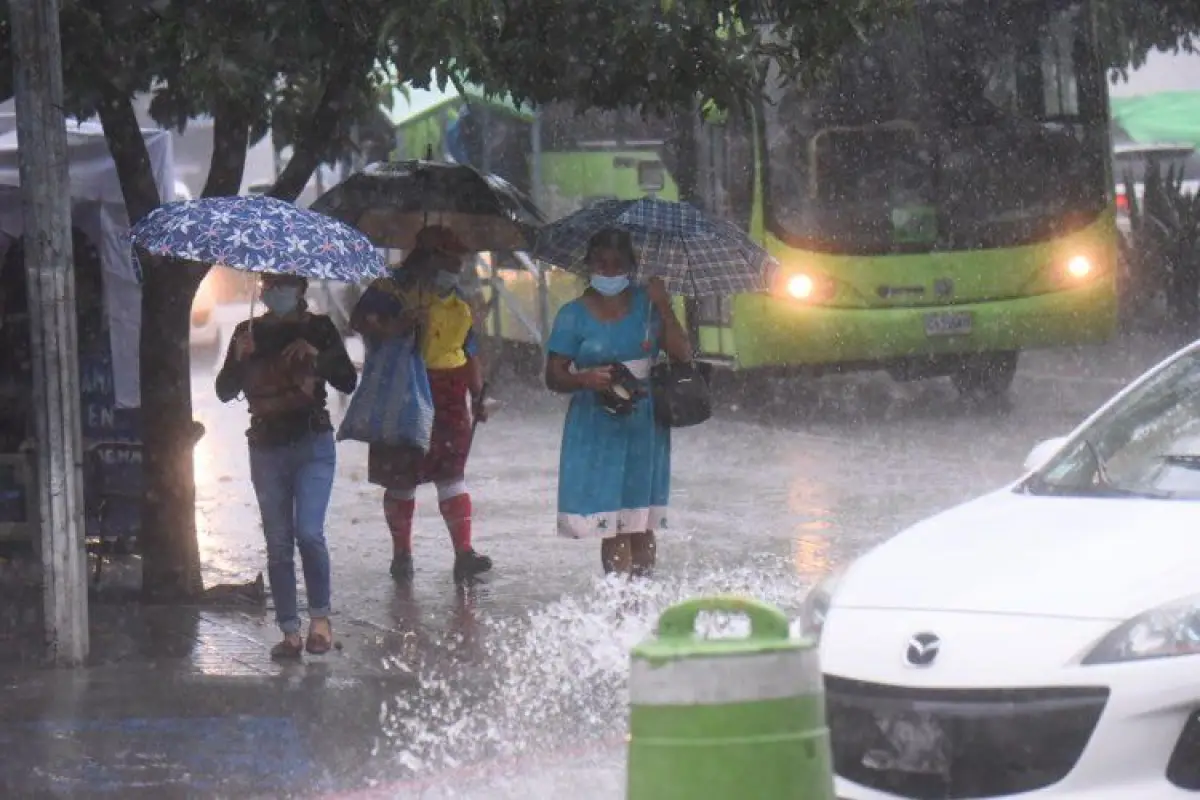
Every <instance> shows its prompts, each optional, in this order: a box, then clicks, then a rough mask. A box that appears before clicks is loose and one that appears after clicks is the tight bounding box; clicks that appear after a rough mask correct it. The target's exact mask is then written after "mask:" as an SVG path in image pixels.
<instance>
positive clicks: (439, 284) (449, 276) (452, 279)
mask: <svg viewBox="0 0 1200 800" xmlns="http://www.w3.org/2000/svg"><path fill="white" fill-rule="evenodd" d="M458 279H459V274H458V273H457V272H447V271H446V270H444V269H440V270H438V274H437V276H436V277H434V279H433V285H434V287H435V288H437V290H438V292H439V293H441V294H450V293H451V292H453V291H454V290H455V289H457V288H458Z"/></svg>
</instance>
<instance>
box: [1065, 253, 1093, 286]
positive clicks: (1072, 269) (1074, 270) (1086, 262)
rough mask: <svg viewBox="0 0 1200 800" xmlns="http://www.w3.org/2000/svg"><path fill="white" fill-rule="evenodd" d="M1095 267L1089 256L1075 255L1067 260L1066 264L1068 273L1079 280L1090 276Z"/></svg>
mask: <svg viewBox="0 0 1200 800" xmlns="http://www.w3.org/2000/svg"><path fill="white" fill-rule="evenodd" d="M1095 269H1096V268H1095V266H1094V265H1093V264H1092V260H1091V259H1090V258H1088V257H1087V256H1075V257H1074V258H1072V259H1070V260H1069V261H1067V265H1066V270H1067V275H1069V276H1071V277H1072V278H1074V279H1075V280H1078V281H1081V280H1083V279H1084V278H1087V277H1090V276H1091V274H1092V273H1093V272H1094V271H1095Z"/></svg>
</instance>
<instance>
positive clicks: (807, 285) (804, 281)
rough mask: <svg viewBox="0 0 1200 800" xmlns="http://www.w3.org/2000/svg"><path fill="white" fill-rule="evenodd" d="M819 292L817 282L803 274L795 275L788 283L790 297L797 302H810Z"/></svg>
mask: <svg viewBox="0 0 1200 800" xmlns="http://www.w3.org/2000/svg"><path fill="white" fill-rule="evenodd" d="M816 291H817V282H816V281H814V280H813V279H812V278H811V277H810V276H808V275H805V274H803V273H801V274H799V275H793V276H792V277H790V278H788V281H787V293H788V296H789V297H791V298H793V299H795V300H809V299H811V298H812V296H813V294H814V293H815V292H816Z"/></svg>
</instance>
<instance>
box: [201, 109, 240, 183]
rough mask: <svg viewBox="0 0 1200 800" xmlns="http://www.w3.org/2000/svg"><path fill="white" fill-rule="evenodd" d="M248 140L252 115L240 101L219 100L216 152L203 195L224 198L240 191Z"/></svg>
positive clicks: (214, 132)
mask: <svg viewBox="0 0 1200 800" xmlns="http://www.w3.org/2000/svg"><path fill="white" fill-rule="evenodd" d="M249 143H250V115H249V114H247V113H246V111H245V109H244V108H243V107H242V106H241V105H240V104H238V103H235V102H231V101H229V100H224V101H219V102H218V103H217V107H216V111H215V113H214V114H213V151H212V158H211V159H210V160H209V166H208V179H207V180H205V182H204V191H203V193H202V196H203V197H225V196H228V195H234V194H237V193H238V192H239V191H241V188H242V177H243V176H244V174H245V172H246V150H247V148H248V146H249Z"/></svg>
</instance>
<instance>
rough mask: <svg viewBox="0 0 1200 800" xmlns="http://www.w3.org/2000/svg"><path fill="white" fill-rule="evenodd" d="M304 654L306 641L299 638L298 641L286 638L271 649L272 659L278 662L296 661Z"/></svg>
mask: <svg viewBox="0 0 1200 800" xmlns="http://www.w3.org/2000/svg"><path fill="white" fill-rule="evenodd" d="M303 653H304V641H303V640H302V639H300V637H299V636H297V637H296V641H292V640H291V638H289V637H287V636H285V637H283V641H282V642H280V643H279V644H277V645H275V646H274V647H272V648H271V658H273V659H275V660H276V661H295V660H296V659H298V658H300V657H301V655H303Z"/></svg>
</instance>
